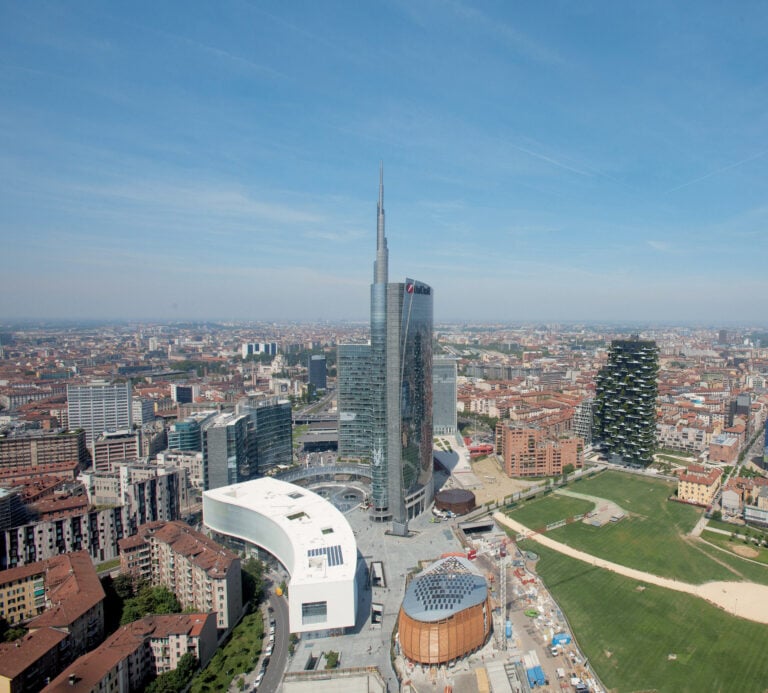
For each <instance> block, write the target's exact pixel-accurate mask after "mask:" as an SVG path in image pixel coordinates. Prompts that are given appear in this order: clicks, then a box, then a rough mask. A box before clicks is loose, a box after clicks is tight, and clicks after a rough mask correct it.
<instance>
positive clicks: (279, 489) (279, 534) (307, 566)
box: [203, 477, 359, 633]
mask: <svg viewBox="0 0 768 693" xmlns="http://www.w3.org/2000/svg"><path fill="white" fill-rule="evenodd" d="M203 520H204V522H205V525H206V527H208V529H210V530H211V531H213V532H215V533H216V534H218V535H221V536H223V537H231V538H235V539H239V540H240V541H242V542H245V543H246V544H247V545H250V546H252V545H256V546H258V547H259V548H260V549H263V550H264V551H267V552H268V553H269V554H271V555H272V556H274V557H275V558H276V559H277V560H278V561H279V562H280V563H281V564H282V566H283V567H284V568H285V570H286V571H287V572H288V574H289V575H290V584H289V588H288V592H289V597H288V603H287V606H288V620H289V623H288V628H289V630H290V632H291V633H306V632H320V633H332V632H334V631H338V630H343V629H348V628H350V629H351V628H354V626H355V623H356V621H357V607H358V587H359V584H358V580H357V579H356V575H357V565H358V563H357V557H358V551H357V542H356V540H355V535H354V533H353V531H352V527H351V526H350V525H349V522H348V521H347V519H346V517H345V516H344V514H343V513H341V512H340V511H339V510H338V509H337V508H336V507H334V506H333V504H331V503H330V502H328V501H327V500H326V499H325V498H322V497H321V496H319V495H317V494H316V493H313V492H312V491H310V490H309V489H306V488H302V487H300V486H295V485H294V484H289V483H288V482H285V481H280V480H278V479H274V478H271V477H265V478H263V479H254V480H253V481H248V482H245V483H242V484H236V485H234V486H229V487H227V488H220V489H215V490H213V491H206V492H205V493H203Z"/></svg>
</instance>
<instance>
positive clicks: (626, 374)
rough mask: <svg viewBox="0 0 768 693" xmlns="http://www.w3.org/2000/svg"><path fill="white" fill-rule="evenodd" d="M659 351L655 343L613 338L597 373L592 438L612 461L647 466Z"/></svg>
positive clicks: (652, 436) (652, 441) (652, 440)
mask: <svg viewBox="0 0 768 693" xmlns="http://www.w3.org/2000/svg"><path fill="white" fill-rule="evenodd" d="M658 355H659V349H658V347H657V346H656V342H653V341H646V340H641V339H640V338H639V337H632V338H631V339H615V340H613V341H612V342H611V347H610V349H609V351H608V363H607V364H606V365H605V366H603V368H601V369H600V371H599V372H598V374H597V383H596V393H595V419H594V431H593V435H594V438H595V441H597V442H599V443H600V445H601V446H602V448H603V450H605V451H606V452H607V453H608V454H609V455H611V456H613V457H614V458H618V459H621V460H623V461H625V462H628V463H630V464H637V465H641V466H644V467H647V466H648V465H649V464H651V462H653V450H654V445H655V439H656V396H657V382H656V378H657V374H658V369H659V365H658Z"/></svg>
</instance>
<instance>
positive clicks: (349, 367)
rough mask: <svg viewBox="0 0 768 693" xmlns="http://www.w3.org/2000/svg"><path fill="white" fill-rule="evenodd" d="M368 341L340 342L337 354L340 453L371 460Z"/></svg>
mask: <svg viewBox="0 0 768 693" xmlns="http://www.w3.org/2000/svg"><path fill="white" fill-rule="evenodd" d="M370 360H371V345H370V344H339V346H338V349H337V355H336V366H337V372H338V378H337V381H336V397H337V409H338V412H339V457H340V458H342V459H347V460H360V461H363V460H364V461H366V462H370V461H371V449H372V438H371V387H370Z"/></svg>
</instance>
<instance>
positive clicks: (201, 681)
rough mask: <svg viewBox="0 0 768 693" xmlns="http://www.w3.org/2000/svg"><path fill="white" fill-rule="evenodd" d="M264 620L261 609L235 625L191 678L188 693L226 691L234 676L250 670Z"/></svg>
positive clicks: (260, 638) (260, 641)
mask: <svg viewBox="0 0 768 693" xmlns="http://www.w3.org/2000/svg"><path fill="white" fill-rule="evenodd" d="M263 637H264V622H263V619H262V617H261V611H255V612H254V613H251V614H247V615H246V616H245V618H243V620H242V621H240V623H239V624H238V625H237V626H235V629H234V630H233V631H232V635H231V636H230V638H229V640H228V641H227V643H226V644H225V645H224V646H223V647H220V648H219V649H218V650H217V652H216V654H215V655H214V656H213V659H211V661H210V662H209V663H208V666H207V667H206V668H205V669H204V670H203V671H201V672H200V673H199V674H198V675H197V676H196V677H195V679H194V681H192V687H191V688H190V692H191V693H214V692H216V693H218V692H219V691H226V690H227V688H228V687H229V684H230V682H231V681H232V679H234V678H235V677H236V676H239V675H240V674H244V673H246V672H248V671H251V669H253V668H254V667H255V666H256V662H257V660H258V658H259V654H260V653H261V643H262V639H263Z"/></svg>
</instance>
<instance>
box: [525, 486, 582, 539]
mask: <svg viewBox="0 0 768 693" xmlns="http://www.w3.org/2000/svg"><path fill="white" fill-rule="evenodd" d="M581 489H582V486H579V491H581ZM593 507H594V503H590V502H589V501H585V500H581V499H580V498H569V497H568V496H560V495H558V494H556V493H550V494H547V495H546V496H544V497H541V496H539V497H538V498H534V499H533V500H529V501H524V502H522V503H520V505H518V506H517V507H516V508H515V509H514V512H513V513H511V515H512V516H513V517H514V518H515V519H516V520H517V521H518V522H522V523H523V524H524V525H525V526H526V527H530V528H532V529H536V528H539V527H546V526H547V525H548V524H550V523H551V522H557V521H558V520H565V519H566V518H568V517H573V516H574V515H582V514H584V513H587V512H589V511H590V510H592V508H593Z"/></svg>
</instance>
